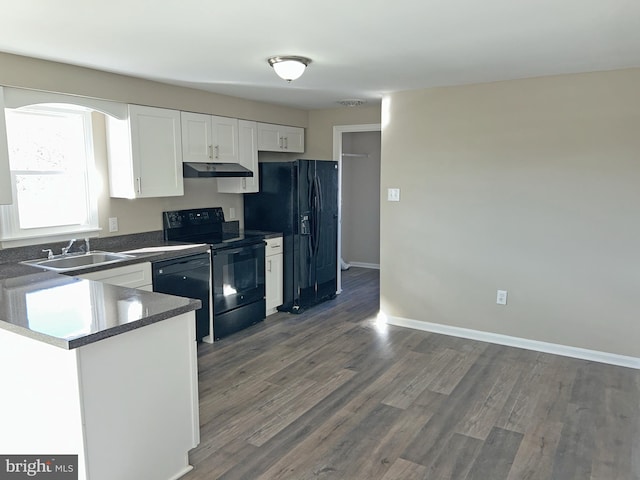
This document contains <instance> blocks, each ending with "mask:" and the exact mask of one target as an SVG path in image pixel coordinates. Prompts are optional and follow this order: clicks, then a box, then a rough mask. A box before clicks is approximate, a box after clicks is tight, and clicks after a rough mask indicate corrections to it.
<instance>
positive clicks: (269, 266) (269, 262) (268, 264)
mask: <svg viewBox="0 0 640 480" xmlns="http://www.w3.org/2000/svg"><path fill="white" fill-rule="evenodd" d="M270 271H271V260H267V272H270Z"/></svg>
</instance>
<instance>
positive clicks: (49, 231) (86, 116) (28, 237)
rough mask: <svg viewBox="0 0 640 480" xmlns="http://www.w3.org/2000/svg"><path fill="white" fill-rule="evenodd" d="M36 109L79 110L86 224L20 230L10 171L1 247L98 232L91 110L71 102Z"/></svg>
mask: <svg viewBox="0 0 640 480" xmlns="http://www.w3.org/2000/svg"><path fill="white" fill-rule="evenodd" d="M34 106H35V105H34ZM38 108H45V109H48V110H54V111H55V110H58V111H60V110H70V109H72V108H73V109H79V110H81V111H82V115H83V126H84V135H85V148H86V152H85V153H86V159H87V165H86V169H85V175H86V181H87V185H88V198H87V206H88V210H89V212H88V217H89V218H88V221H87V223H86V224H83V225H66V226H55V227H42V228H35V229H29V230H24V229H20V225H19V218H18V206H17V198H18V195H17V191H16V180H15V173H14V171H11V172H10V175H11V189H12V193H13V198H14V199H15V201H14V203H13V205H0V245H1V246H2V248H10V247H21V246H27V245H37V244H40V243H43V240H46V241H49V242H55V241H65V240H70V239H71V238H75V237H77V236H85V237H91V236H95V235H96V234H97V233H98V232H99V231H100V228H99V215H98V200H97V192H98V188H99V185H98V182H97V172H96V166H95V154H94V150H93V131H92V125H91V110H89V109H87V108H83V107H78V106H77V105H76V106H75V108H74V107H72V106H71V105H55V104H47V105H38Z"/></svg>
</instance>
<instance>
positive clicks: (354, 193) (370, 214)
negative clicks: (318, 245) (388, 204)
mask: <svg viewBox="0 0 640 480" xmlns="http://www.w3.org/2000/svg"><path fill="white" fill-rule="evenodd" d="M380 135H381V126H380V124H365V125H339V126H334V127H333V149H334V158H335V159H336V160H337V161H338V183H339V190H338V191H339V193H338V290H337V291H338V293H340V292H342V279H341V273H342V270H341V264H342V266H344V267H348V266H350V265H353V266H360V267H366V268H380Z"/></svg>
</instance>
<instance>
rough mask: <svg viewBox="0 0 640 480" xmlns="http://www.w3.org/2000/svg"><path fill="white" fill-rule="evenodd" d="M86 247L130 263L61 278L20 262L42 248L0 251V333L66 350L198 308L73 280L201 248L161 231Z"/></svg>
mask: <svg viewBox="0 0 640 480" xmlns="http://www.w3.org/2000/svg"><path fill="white" fill-rule="evenodd" d="M158 233H159V235H158ZM91 246H92V250H108V251H115V252H122V251H125V252H129V253H130V254H131V255H132V258H130V259H126V260H123V261H121V262H117V263H112V264H108V265H103V266H92V267H88V268H83V269H78V270H74V271H72V272H65V273H64V274H63V273H54V272H51V271H47V270H45V269H43V268H39V267H33V266H29V265H24V264H22V263H20V262H21V261H24V260H31V259H34V258H38V257H39V256H40V257H41V256H42V253H41V248H42V247H43V246H42V245H38V246H34V247H26V248H15V249H10V250H4V251H2V250H0V254H2V255H0V328H2V329H4V330H9V331H12V332H14V333H18V334H20V335H24V336H26V337H30V338H33V339H36V340H40V341H42V342H45V343H49V344H51V345H56V346H58V347H62V348H66V349H72V348H77V347H81V346H83V345H87V344H89V343H92V342H96V341H98V340H101V339H104V338H108V337H112V336H114V335H118V334H120V333H124V332H126V331H129V330H133V329H135V328H140V327H143V326H145V325H149V324H152V323H155V322H158V321H161V320H165V319H167V318H171V317H175V316H176V315H180V314H182V313H185V312H189V311H192V310H197V309H198V308H200V306H201V303H200V301H199V300H192V299H187V298H180V297H174V296H170V295H165V294H161V293H152V292H145V291H142V290H137V289H131V288H125V287H117V286H113V285H107V284H104V283H101V282H94V281H91V280H83V279H80V278H77V277H75V276H76V275H81V274H84V273H88V272H94V271H99V270H106V269H109V268H117V267H121V266H125V265H131V264H135V263H141V262H155V261H160V260H167V259H170V258H178V257H183V256H187V255H193V254H197V253H202V252H207V251H208V250H209V247H208V246H207V245H193V244H178V243H175V242H165V241H163V240H162V232H150V233H147V234H137V235H128V236H122V237H116V238H106V239H94V240H92V241H91ZM54 247H56V251H57V249H58V248H59V245H54ZM2 262H4V263H2Z"/></svg>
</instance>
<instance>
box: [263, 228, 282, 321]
mask: <svg viewBox="0 0 640 480" xmlns="http://www.w3.org/2000/svg"><path fill="white" fill-rule="evenodd" d="M266 242H267V246H266V248H265V257H264V258H265V291H266V295H265V296H266V302H265V303H266V314H267V315H271V314H272V313H275V312H276V311H277V308H278V307H279V306H280V305H282V290H283V286H282V281H283V267H284V265H283V260H284V259H283V255H282V237H277V238H268V239H267V240H266Z"/></svg>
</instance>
